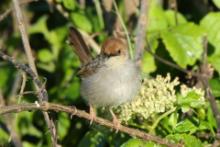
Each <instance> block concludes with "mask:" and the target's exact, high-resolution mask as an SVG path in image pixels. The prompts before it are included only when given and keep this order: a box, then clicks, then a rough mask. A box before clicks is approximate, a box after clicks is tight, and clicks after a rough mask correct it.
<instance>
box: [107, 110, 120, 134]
mask: <svg viewBox="0 0 220 147" xmlns="http://www.w3.org/2000/svg"><path fill="white" fill-rule="evenodd" d="M109 111H110V113H111V115H112V122H113V125H114V127H115V130H116V133H117V132H118V130H119V128H120V126H121V122H120V120H119V119H118V118H117V117H116V115H115V113H114V112H113V111H112V108H110V109H109Z"/></svg>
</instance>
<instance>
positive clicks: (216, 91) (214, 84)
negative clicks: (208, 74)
mask: <svg viewBox="0 0 220 147" xmlns="http://www.w3.org/2000/svg"><path fill="white" fill-rule="evenodd" d="M209 84H210V86H211V89H212V93H213V95H214V96H215V97H220V86H219V85H220V79H219V78H214V79H211V80H209Z"/></svg>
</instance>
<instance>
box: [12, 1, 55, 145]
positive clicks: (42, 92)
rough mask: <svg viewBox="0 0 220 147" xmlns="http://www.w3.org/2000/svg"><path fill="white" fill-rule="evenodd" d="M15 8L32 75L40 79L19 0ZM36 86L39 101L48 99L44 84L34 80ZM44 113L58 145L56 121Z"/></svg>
mask: <svg viewBox="0 0 220 147" xmlns="http://www.w3.org/2000/svg"><path fill="white" fill-rule="evenodd" d="M13 8H14V11H15V16H16V19H17V24H18V28H19V31H20V34H21V38H22V41H23V45H24V50H25V53H26V56H27V60H28V64H29V66H30V69H31V70H32V72H33V73H32V75H34V77H35V79H38V73H37V69H36V66H35V63H34V58H33V55H32V51H31V46H30V42H29V39H28V35H27V32H26V28H25V24H24V18H23V15H22V12H21V8H20V5H19V2H18V0H13ZM34 86H35V88H36V90H37V91H40V92H39V93H38V98H39V101H40V102H41V101H43V100H44V101H47V99H48V94H47V91H46V89H45V88H44V86H42V87H39V86H38V84H37V83H36V82H34ZM41 89H43V90H41ZM43 115H44V119H45V121H46V124H47V126H48V128H49V130H50V133H51V141H52V144H53V146H54V147H56V146H57V136H56V129H55V125H54V122H53V120H52V119H50V117H49V114H48V113H46V112H44V113H43Z"/></svg>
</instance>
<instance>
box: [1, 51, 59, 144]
mask: <svg viewBox="0 0 220 147" xmlns="http://www.w3.org/2000/svg"><path fill="white" fill-rule="evenodd" d="M0 57H1V58H2V59H4V60H6V61H8V62H9V63H11V64H13V65H14V66H15V67H16V68H18V69H20V70H22V71H24V72H25V73H26V74H28V76H30V77H31V78H32V80H33V82H34V83H35V85H36V86H37V87H41V89H39V91H38V92H37V96H38V99H39V101H40V102H41V101H42V97H44V98H46V99H48V98H47V97H48V95H47V91H46V89H45V88H44V84H43V83H42V82H41V81H40V80H39V78H38V76H37V75H36V74H35V73H34V72H33V70H32V69H31V68H30V67H28V66H27V65H24V64H21V63H18V62H16V61H15V60H14V59H13V58H12V57H10V56H8V55H6V54H4V53H2V52H0ZM43 114H44V117H45V121H46V123H47V125H48V128H49V129H50V131H51V136H52V139H53V140H52V141H53V143H54V146H56V144H55V143H56V134H54V133H55V131H54V130H55V129H54V128H55V127H54V126H55V125H54V123H53V122H52V121H51V120H50V119H49V115H48V113H46V112H43Z"/></svg>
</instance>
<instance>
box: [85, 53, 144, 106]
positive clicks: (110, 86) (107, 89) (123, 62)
mask: <svg viewBox="0 0 220 147" xmlns="http://www.w3.org/2000/svg"><path fill="white" fill-rule="evenodd" d="M139 86H140V73H139V70H138V68H137V67H136V65H135V64H134V62H133V61H131V60H129V59H126V58H120V57H119V58H117V57H114V58H112V59H109V60H107V61H105V63H104V66H102V67H100V68H99V69H97V71H96V72H95V73H94V74H91V75H89V76H87V77H84V78H82V83H81V94H82V96H83V98H84V99H86V100H87V101H88V103H90V104H92V105H94V106H114V105H119V104H121V103H124V102H127V101H130V100H131V99H132V98H133V97H134V96H135V95H136V94H137V91H138V89H139Z"/></svg>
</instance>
